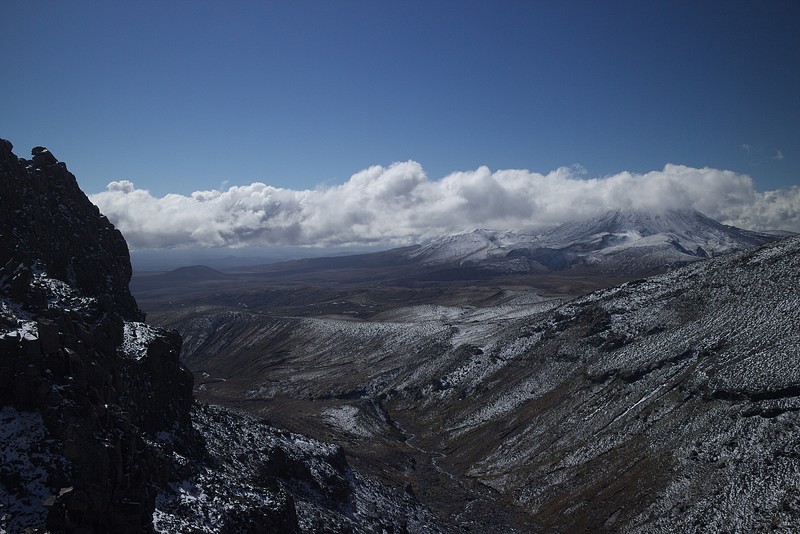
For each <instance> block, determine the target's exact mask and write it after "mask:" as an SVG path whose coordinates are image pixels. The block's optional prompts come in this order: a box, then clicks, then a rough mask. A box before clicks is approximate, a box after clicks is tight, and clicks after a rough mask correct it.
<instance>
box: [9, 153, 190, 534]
mask: <svg viewBox="0 0 800 534" xmlns="http://www.w3.org/2000/svg"><path fill="white" fill-rule="evenodd" d="M11 149H12V146H11V143H9V142H8V141H6V140H0V205H2V208H3V209H2V210H0V266H2V267H0V298H2V299H3V301H4V302H5V303H7V306H5V307H4V310H5V312H4V313H3V314H0V315H2V321H0V408H2V407H4V406H8V407H12V408H14V409H17V410H22V411H27V412H39V413H40V414H41V417H42V420H43V421H44V425H45V427H46V430H47V433H48V435H47V437H46V438H47V439H46V442H48V443H50V445H47V444H41V445H39V446H40V447H50V448H51V449H54V450H56V452H57V453H58V454H60V455H63V458H64V459H65V460H66V461H67V463H68V466H69V467H68V469H67V472H64V471H63V470H56V469H52V470H51V472H50V473H49V476H48V479H47V484H48V485H49V487H50V489H51V491H52V496H51V498H49V499H47V501H46V503H45V504H46V506H47V507H48V508H49V511H48V513H47V521H46V526H47V528H48V529H49V530H50V531H52V532H119V533H127V532H130V533H134V532H137V533H138V532H150V531H152V513H153V510H154V508H155V496H156V491H157V488H158V487H159V486H164V485H165V484H166V483H167V482H168V480H169V475H170V465H171V449H173V448H177V449H179V450H182V451H184V452H186V451H188V450H191V449H192V448H193V447H197V446H198V444H197V443H195V442H194V440H193V432H192V430H191V421H190V416H189V410H190V406H191V402H192V394H191V390H192V377H191V374H190V373H189V372H188V371H187V370H186V369H185V368H184V367H183V366H182V365H181V363H180V361H179V355H180V350H181V343H182V341H181V338H180V336H179V335H177V334H176V333H173V332H167V331H164V330H158V329H154V332H155V333H154V335H153V337H152V340H150V341H149V345H148V347H147V348H146V351H145V353H144V354H143V355H141V357H131V356H132V355H131V354H130V351H129V350H127V349H125V348H124V347H123V346H122V343H123V341H124V325H125V322H126V321H141V320H143V318H144V315H143V314H142V313H141V311H140V310H139V308H138V306H137V304H136V302H135V300H134V299H133V297H132V296H131V294H130V292H129V290H128V282H129V280H130V276H131V266H130V258H129V254H128V248H127V245H126V244H125V240H124V239H123V237H122V235H121V234H120V232H119V231H118V230H116V229H115V228H114V226H113V225H112V224H111V223H110V222H109V221H108V220H107V219H106V218H105V217H104V216H102V215H101V214H100V212H99V211H98V210H97V208H96V207H95V206H94V205H93V204H92V203H91V202H90V201H89V199H88V198H87V197H86V195H84V194H83V192H82V191H81V190H80V189H79V188H78V184H77V182H76V180H75V177H74V176H73V175H72V174H71V173H70V172H69V171H68V170H67V168H66V166H65V165H64V164H62V163H59V162H58V160H57V159H56V158H55V156H53V154H52V153H50V152H49V151H48V150H47V149H45V148H42V147H37V148H34V149H33V151H32V154H33V158H32V160H30V161H28V160H24V159H19V158H17V157H16V156H14V154H12V153H11ZM67 293H68V294H69V295H68V297H65V294H67ZM66 298H69V299H71V300H70V305H69V306H67V305H65V302H64V299H66ZM13 308H16V309H19V310H21V311H20V312H19V313H18V314H16V315H15V314H14V313H12V312H11V311H9V310H12V309H13ZM34 326H35V328H34ZM22 327H25V328H28V330H27V331H25V330H24V328H22ZM160 433H164V434H166V433H168V434H169V435H170V436H172V440H171V442H170V443H169V444H165V443H163V439H161V440H160V439H159V435H160ZM161 437H163V435H162V436H161ZM15 476H16V477H17V478H19V477H20V476H21V475H20V474H19V473H16V472H14V471H13V470H9V471H8V472H6V471H4V472H3V485H4V486H5V487H6V488H12V489H13V487H14V486H15V484H14V480H15ZM17 485H19V484H17ZM23 490H24V488H23ZM23 490H21V491H23ZM0 526H2V525H0Z"/></svg>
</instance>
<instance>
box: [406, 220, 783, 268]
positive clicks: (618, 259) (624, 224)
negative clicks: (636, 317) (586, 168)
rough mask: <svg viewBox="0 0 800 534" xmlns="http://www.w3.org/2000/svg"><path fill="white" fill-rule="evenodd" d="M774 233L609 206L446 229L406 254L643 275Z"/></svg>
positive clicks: (441, 261)
mask: <svg viewBox="0 0 800 534" xmlns="http://www.w3.org/2000/svg"><path fill="white" fill-rule="evenodd" d="M775 239H777V237H776V236H775V235H772V234H766V233H759V232H751V231H747V230H742V229H740V228H735V227H733V226H726V225H723V224H720V223H718V222H717V221H714V220H713V219H710V218H708V217H706V216H705V215H703V214H702V213H700V212H698V211H694V210H668V211H665V212H663V213H647V212H642V211H627V212H626V211H622V210H614V211H609V212H607V213H605V214H603V215H601V216H599V217H595V218H590V219H585V220H578V221H574V222H569V223H566V224H563V225H561V226H558V227H556V228H554V229H552V230H549V231H547V232H543V233H538V234H532V233H522V232H508V231H506V232H495V231H491V230H475V231H473V232H469V233H464V234H457V235H452V236H447V237H443V238H440V239H437V240H435V241H433V242H431V243H430V244H428V245H425V246H423V247H420V248H419V249H416V250H413V251H411V252H409V253H407V254H406V256H407V257H409V258H412V259H414V260H416V261H417V262H419V263H421V264H423V265H428V266H430V265H440V266H442V265H450V266H459V267H464V266H473V267H477V268H479V269H482V270H485V271H489V272H497V273H507V272H518V273H523V272H533V273H537V272H550V271H566V270H579V271H582V272H598V273H600V272H602V273H610V272H614V273H618V274H650V273H655V272H661V271H664V270H666V269H669V268H672V267H676V266H679V265H685V264H687V263H691V262H693V261H697V260H700V259H704V258H708V257H714V256H720V255H722V254H728V253H730V252H734V251H736V250H742V249H745V248H749V247H752V246H757V245H762V244H765V243H768V242H770V241H773V240H775Z"/></svg>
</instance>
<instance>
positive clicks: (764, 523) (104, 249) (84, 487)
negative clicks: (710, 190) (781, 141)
mask: <svg viewBox="0 0 800 534" xmlns="http://www.w3.org/2000/svg"><path fill="white" fill-rule="evenodd" d="M0 205H2V206H3V210H0V532H3V533H5V532H8V533H17V532H26V531H28V532H37V531H38V532H52V533H60V532H74V533H88V532H114V533H117V532H122V533H125V532H130V533H134V532H164V533H166V532H395V533H396V532H465V531H471V532H575V531H623V532H667V531H670V532H671V531H676V530H677V531H684V532H708V531H712V532H722V531H730V532H759V531H768V530H769V531H779V532H793V531H796V530H797V528H798V526H800V445H798V444H800V439H799V438H800V366H799V365H798V363H799V360H800V350H798V347H799V346H800V326H798V325H800V289H799V288H800V238H798V237H789V238H785V239H782V240H779V241H775V242H772V243H768V244H763V242H766V241H769V240H771V239H772V238H773V237H774V236H763V235H761V236H760V235H752V234H748V233H737V231H736V230H735V229H731V228H729V227H722V226H721V225H720V227H717V226H715V224H716V223H713V221H711V222H709V221H707V220H705V219H704V218H703V217H702V216H701V215H699V214H686V213H676V214H672V215H670V216H668V217H667V216H661V218H660V219H659V218H657V217H650V218H647V217H644V216H643V215H642V214H637V215H635V216H628V215H625V214H619V213H618V214H611V215H609V218H607V219H603V220H601V221H595V222H594V223H591V222H584V223H580V224H577V223H576V224H577V225H576V226H575V227H570V226H565V227H562V228H561V229H560V230H558V231H559V232H561V237H559V238H558V239H559V240H560V241H559V240H555V241H552V242H550V244H549V245H548V246H540V245H542V243H545V241H539V242H537V243H538V244H537V245H536V246H535V247H533V248H529V249H525V250H527V252H525V250H523V251H521V252H520V247H519V243H518V242H513V239H515V238H513V236H511V234H508V235H505V237H503V236H500V237H496V239H495V245H494V246H496V250H499V252H497V254H495V253H488V252H489V248H487V249H486V250H485V251H484V252H487V253H486V254H485V255H484V257H483V259H481V260H480V261H479V262H478V263H470V262H472V261H473V260H468V261H467V260H465V258H461V259H456V260H453V259H454V258H456V257H455V256H453V255H450V256H446V255H444V254H440V255H439V256H437V257H438V258H439V259H441V258H444V257H449V258H450V259H449V260H447V262H445V264H444V265H443V264H439V263H436V261H432V260H431V258H428V259H427V260H423V259H422V257H421V256H419V257H417V258H414V257H412V255H413V254H417V255H420V254H422V251H423V250H424V248H422V247H416V248H412V249H401V250H397V251H387V252H385V253H378V254H377V255H375V254H364V255H359V256H353V257H349V258H337V259H333V260H330V259H328V260H322V259H316V260H308V261H300V262H292V263H287V264H282V265H276V266H271V267H266V268H258V269H249V270H247V271H236V272H224V273H222V272H218V271H214V270H211V269H207V268H202V267H194V268H187V269H182V270H179V271H175V272H171V273H164V274H163V275H151V276H149V277H142V278H140V279H139V280H138V283H136V284H134V285H133V286H132V287H133V290H134V294H135V295H136V297H137V300H138V302H137V300H134V298H133V296H132V295H131V292H130V291H129V285H128V283H129V280H130V279H131V269H130V262H129V254H128V250H127V246H126V244H125V241H124V239H123V238H122V236H121V235H120V234H119V232H118V231H116V230H115V229H114V227H113V226H112V225H111V224H110V223H109V221H108V220H107V219H106V218H105V217H103V216H102V215H101V214H100V213H99V212H98V211H97V209H96V208H95V207H94V206H93V205H92V204H91V203H90V202H89V201H88V199H87V198H86V197H85V196H84V195H83V193H82V192H81V191H80V190H79V188H78V186H77V183H76V181H75V177H74V176H73V175H72V174H70V173H69V172H68V170H67V168H66V166H65V165H64V164H63V163H60V162H58V161H57V160H56V158H55V157H54V156H53V155H52V154H51V153H50V152H49V151H47V150H46V149H43V148H40V147H39V148H35V149H34V150H33V152H32V159H30V160H26V159H21V158H17V157H16V156H15V155H14V154H13V153H12V147H11V144H10V143H8V142H7V141H0ZM659 225H661V226H659ZM554 235H555V234H550V236H551V238H552V239H555V237H553V236H554ZM669 235H671V236H672V237H668V238H665V237H664V236H669ZM476 236H477V237H478V238H480V239H477V241H476V239H475V238H476ZM565 236H566V237H565ZM569 236H573V237H574V239H573V238H570V239H572V241H570V243H571V244H569V243H567V244H565V243H566V241H564V240H565V239H567V237H569ZM609 236H611V237H609ZM653 236H656V237H653ZM484 237H485V238H486V239H489V241H491V234H486V235H483V234H481V235H477V234H476V235H474V236H471V237H470V238H469V239H468V241H469V242H473V241H476V242H479V243H480V242H481V240H482V239H483V238H484ZM750 238H752V239H753V240H754V241H753V242H751V243H749V245H759V243H761V245H760V246H752V247H750V248H746V247H747V246H748V243H747V239H750ZM537 239H538V238H537ZM540 239H544V238H540ZM548 239H549V238H548ZM503 240H505V241H503ZM692 240H694V241H692ZM715 240H716V241H715ZM760 240H763V242H762V241H760ZM498 243H499V244H498ZM691 243H695V244H696V245H697V246H695V245H694V244H691ZM714 243H716V245H714ZM676 244H677V245H679V246H680V248H676ZM481 246H483V245H481ZM487 247H488V245H487ZM522 248H523V249H524V247H522ZM542 248H549V249H551V250H549V251H548V252H547V254H549V256H547V257H548V258H551V259H553V258H555V259H558V258H556V257H555V256H553V255H552V254H554V253H553V250H556V249H558V250H560V251H561V252H560V253H562V254H564V256H563V258H567V259H569V262H568V263H566V264H562V263H561V262H560V260H559V261H555V260H554V263H553V265H551V266H549V267H548V266H547V264H546V263H547V262H546V261H545V262H544V263H543V262H542V261H539V260H538V259H536V258H535V256H536V254H539V253H540V252H541V251H540V250H539V249H542ZM681 248H682V249H683V251H681V250H680V249H681ZM740 248H745V250H741V251H739V252H732V251H733V250H734V249H740ZM700 249H702V253H701V251H700ZM429 250H431V249H429ZM459 250H462V248H459ZM491 250H495V249H491ZM515 250H516V251H517V252H514V251H515ZM672 250H678V251H679V252H680V254H682V255H683V257H678V259H677V260H676V261H672V259H670V258H674V257H675V256H672V254H673V252H671V251H672ZM620 251H622V252H620ZM637 251H638V252H641V253H642V254H643V255H642V256H637V254H636V252H637ZM724 252H728V254H726V255H722V254H723V253H724ZM567 253H568V254H567ZM662 253H663V255H661V256H659V255H660V254H662ZM481 254H483V253H481ZM620 254H622V255H620ZM601 256H608V257H609V258H612V259H613V261H611V262H610V263H603V262H604V261H605V260H604V259H603V258H601ZM703 256H706V257H703ZM714 256H717V257H714ZM593 257H595V258H600V259H599V260H598V262H594V260H587V258H593ZM642 257H646V258H647V260H646V261H645V262H642V261H641V258H642ZM659 257H661V259H662V260H665V259H666V260H668V261H667V263H666V264H660V266H659V265H658V264H657V262H656V263H652V262H654V261H656V260H657V259H658V258H659ZM689 257H691V258H689ZM707 257H710V258H707ZM498 258H501V260H502V261H501V260H498ZM563 258H562V259H563ZM570 258H571V259H570ZM621 258H622V259H623V260H624V261H623V260H621ZM687 258H689V259H687ZM473 259H475V257H473ZM451 260H453V261H451ZM573 260H574V261H573ZM618 260H620V261H623V263H624V264H625V265H635V266H636V269H634V270H631V271H625V272H626V274H625V275H624V276H621V277H619V278H615V277H613V276H611V275H608V274H602V273H603V271H604V269H606V268H611V267H609V266H610V265H617V266H619V265H622V264H623V263H616V264H615V263H614V262H617V261H618ZM629 260H636V261H635V262H633V263H630V261H629ZM437 261H438V260H437ZM484 261H488V262H489V263H481V262H484ZM497 261H500V264H502V265H500V264H497V265H500V266H499V267H498V266H497V265H495V264H493V263H492V262H495V263H496V262H497ZM520 261H521V262H524V263H525V264H526V265H528V266H529V267H530V266H533V267H535V264H534V263H532V262H534V261H535V262H536V264H538V265H541V266H544V267H545V269H544V270H543V271H542V272H541V273H536V272H532V271H530V270H529V271H525V272H522V273H520V272H512V273H509V272H508V271H509V270H508V269H507V266H508V265H513V264H516V263H519V262H520ZM548 261H549V260H548ZM424 262H429V263H428V267H425V268H424V269H421V268H420V266H421V265H423V263H424ZM508 262H510V263H508ZM684 263H688V265H685V266H684V267H682V268H675V267H676V266H677V265H679V264H684ZM592 264H598V265H600V266H601V268H600V269H599V270H597V271H595V272H594V273H593V274H592V273H590V272H589V271H587V270H585V267H587V266H590V265H592ZM493 265H494V266H493ZM642 266H646V267H647V269H651V268H654V269H655V270H666V271H667V272H664V273H663V274H659V275H657V276H654V277H650V278H642V277H638V275H639V274H640V272H641V269H642V268H643V267H642ZM536 268H537V269H538V267H536ZM562 268H563V269H562ZM634 271H635V273H636V276H637V277H634ZM598 273H600V275H598ZM140 306H141V309H140ZM142 309H143V310H145V311H147V313H148V319H149V321H150V323H149V324H148V323H146V322H145V316H144V314H143V313H142ZM169 328H175V329H177V331H178V332H179V333H180V334H181V335H178V333H176V332H174V331H172V330H169ZM184 365H185V366H186V367H188V368H189V369H191V370H192V371H193V372H194V379H193V377H192V374H190V373H189V372H188V371H187V369H186V367H184ZM193 394H194V396H195V397H196V398H197V399H199V401H198V400H196V399H194V398H193Z"/></svg>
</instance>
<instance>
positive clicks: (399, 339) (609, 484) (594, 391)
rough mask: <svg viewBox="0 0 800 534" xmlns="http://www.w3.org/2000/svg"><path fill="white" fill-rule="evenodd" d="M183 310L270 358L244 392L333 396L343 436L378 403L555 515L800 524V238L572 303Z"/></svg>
mask: <svg viewBox="0 0 800 534" xmlns="http://www.w3.org/2000/svg"><path fill="white" fill-rule="evenodd" d="M688 230H691V228H689V229H688ZM688 230H687V231H688ZM237 313H239V312H237ZM203 321H205V322H203ZM212 324H213V328H210V327H209V325H212ZM176 326H178V327H179V329H181V330H183V331H185V332H186V333H187V339H188V340H190V343H194V341H192V340H201V339H202V343H198V344H197V345H191V346H192V347H197V348H196V349H192V350H197V351H200V350H201V347H202V350H205V351H208V350H220V351H221V352H219V353H218V354H220V355H222V354H224V358H222V357H220V358H219V359H218V360H217V362H212V363H213V364H214V365H220V363H218V362H222V361H227V362H230V361H241V362H246V363H247V364H248V367H247V368H248V369H256V368H257V369H258V370H259V371H258V373H253V374H252V376H250V379H251V384H252V386H253V387H252V388H251V389H250V391H249V392H248V393H246V394H245V395H243V396H245V397H248V398H259V399H262V400H263V399H273V400H275V402H280V400H279V399H281V398H287V397H288V398H292V397H293V398H298V399H305V400H309V401H311V402H317V401H318V400H319V399H327V401H326V402H324V403H323V402H320V403H319V406H320V408H319V410H320V411H319V414H318V415H319V421H320V422H321V423H323V424H324V426H325V428H326V429H331V428H333V429H338V431H339V432H340V433H341V434H340V435H341V436H343V437H345V436H346V437H347V439H361V440H363V443H365V444H368V443H369V442H370V440H372V439H374V438H375V435H374V433H373V429H374V428H378V427H377V426H370V425H369V424H368V418H369V417H374V415H371V414H370V413H367V412H366V411H364V410H362V409H361V408H360V406H362V403H363V402H364V401H365V400H367V399H368V400H370V401H374V400H379V401H380V402H381V403H382V405H383V407H384V408H385V409H386V411H387V412H388V413H389V415H390V416H391V415H392V414H393V413H395V414H403V415H404V417H405V419H404V426H406V427H408V428H409V432H411V433H413V435H414V442H415V444H416V445H415V446H416V447H418V450H420V451H422V450H425V451H430V453H431V454H432V455H435V462H436V465H437V467H439V468H440V469H442V470H443V472H447V473H449V474H452V475H453V476H457V475H460V476H462V477H464V479H465V480H470V479H471V480H478V481H480V483H481V484H485V485H486V486H489V487H491V488H494V489H495V490H496V491H498V492H500V493H501V494H503V495H505V497H506V498H508V499H511V500H513V502H515V503H516V504H517V505H518V506H520V507H523V508H524V509H525V510H526V511H528V513H530V514H531V516H533V517H536V518H539V519H541V520H542V521H545V523H543V525H545V526H544V527H542V528H543V529H546V527H553V528H556V523H552V522H551V521H555V518H559V521H562V523H558V524H560V525H562V527H563V525H572V526H575V528H578V527H579V526H580V525H584V529H585V528H588V527H587V526H586V525H588V524H583V523H581V521H583V520H584V519H586V518H587V517H590V516H591V514H590V511H593V512H591V513H592V514H595V516H597V517H600V516H601V515H602V514H606V515H605V516H602V520H601V521H600V523H592V525H594V526H597V525H598V524H600V525H605V527H604V528H608V529H612V530H617V529H622V530H626V529H630V530H635V531H650V532H662V531H666V530H667V529H668V527H675V525H678V526H679V527H680V529H681V530H688V531H701V530H706V529H710V530H713V531H720V530H725V529H729V530H733V531H736V530H739V531H752V530H763V529H768V528H771V527H774V528H775V529H777V530H784V531H786V530H788V529H789V527H788V526H787V525H797V524H800V499H799V498H798V497H797V496H798V495H800V486H798V484H800V462H798V458H800V453H798V451H797V446H796V445H795V444H796V443H800V352H798V347H800V239H798V238H793V239H787V240H784V241H781V242H778V243H774V244H771V245H767V246H765V247H763V248H761V249H755V250H748V251H744V252H740V253H735V254H732V255H730V256H725V257H722V258H717V259H713V260H709V261H704V262H699V263H694V264H692V265H690V266H688V267H685V268H683V269H680V270H676V271H673V272H670V273H667V274H664V275H661V276H657V277H653V278H649V279H646V280H636V281H632V282H630V283H627V284H623V285H621V286H618V287H613V288H608V289H605V290H601V291H597V292H595V293H592V294H590V295H586V296H584V297H581V298H578V299H574V300H571V301H569V302H563V301H544V300H542V299H541V298H540V297H538V296H537V295H535V294H526V293H524V292H523V293H519V294H514V295H511V294H509V298H508V299H505V300H503V299H501V300H500V301H499V304H497V305H496V306H488V307H472V306H466V305H462V306H457V307H447V306H441V305H419V306H406V307H399V308H396V309H394V310H392V311H388V312H383V313H381V314H380V315H378V316H376V317H374V318H373V319H372V320H370V321H348V320H339V319H331V318H326V319H310V318H288V317H281V318H276V317H273V316H267V315H259V314H258V313H257V312H256V311H253V312H246V313H245V312H241V313H240V314H238V315H237V316H236V322H235V324H234V323H229V322H228V321H227V319H225V318H223V317H222V314H217V315H214V316H213V317H210V318H209V317H206V318H203V319H202V320H201V319H200V318H197V317H194V318H192V319H191V320H189V321H187V322H184V323H182V324H177V325H176ZM226 331H231V332H232V331H235V337H231V336H233V334H230V335H228V334H226V335H223V332H226ZM233 339H235V340H237V341H238V342H241V347H246V350H245V349H240V348H237V347H236V346H234V345H233V344H232V340H233ZM189 357H190V358H191V357H194V356H193V353H192V352H190V353H189ZM237 358H240V360H237ZM205 361H208V360H205ZM209 365H211V364H209ZM231 369H236V366H232V367H231ZM259 373H260V374H259ZM331 399H335V401H332V400H331ZM332 404H333V405H332ZM408 414H413V415H408ZM408 420H410V421H413V423H414V427H413V428H412V427H411V425H407V424H406V423H405V421H408ZM440 451H447V453H445V452H440ZM592 517H594V516H592ZM559 528H561V527H559Z"/></svg>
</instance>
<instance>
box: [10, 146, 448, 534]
mask: <svg viewBox="0 0 800 534" xmlns="http://www.w3.org/2000/svg"><path fill="white" fill-rule="evenodd" d="M32 156H33V157H32V159H31V160H25V159H21V158H17V156H15V155H14V154H13V153H12V146H11V143H9V142H8V141H5V140H0V205H1V206H2V208H3V209H2V210H0V532H2V533H6V532H7V533H14V534H15V533H21V532H52V533H61V532H69V533H91V532H96V533H104V532H109V533H112V532H113V533H140V532H276V531H277V532H321V531H322V532H375V531H377V532H380V531H381V530H385V531H390V532H403V531H406V530H411V531H430V532H438V531H446V530H447V529H446V528H443V527H440V526H438V519H437V518H436V517H435V516H433V515H432V514H431V513H430V512H428V511H427V510H426V509H425V508H424V507H422V506H421V505H420V504H419V502H418V501H417V500H416V499H415V498H414V497H413V495H411V494H410V493H408V492H405V491H403V490H402V488H401V489H399V490H395V489H393V488H389V487H387V486H385V485H383V484H382V483H381V482H379V481H377V480H375V479H374V478H370V477H369V476H366V475H363V474H361V473H359V472H358V471H356V470H354V469H353V468H351V467H350V466H349V464H348V459H347V457H346V456H345V454H344V453H343V451H342V449H341V447H339V446H336V445H332V444H328V443H323V442H320V441H317V440H314V439H311V438H308V437H305V436H302V435H298V434H292V433H290V432H288V431H285V430H280V429H277V428H274V427H272V426H270V425H268V424H266V423H265V422H263V421H260V420H257V419H253V418H252V417H248V416H246V415H240V414H237V413H234V412H231V411H229V410H223V409H220V408H215V407H209V406H204V405H201V404H199V403H197V402H195V401H194V400H193V398H192V383H193V380H192V375H191V374H190V373H189V372H188V371H187V370H186V368H185V367H184V366H183V365H182V364H181V362H180V353H181V338H180V336H179V335H178V334H176V333H175V332H173V331H168V330H164V329H161V328H156V327H153V326H151V325H148V324H146V323H145V322H144V319H145V317H144V314H143V313H142V312H141V311H140V309H139V307H138V305H137V303H136V301H135V300H134V298H133V297H132V296H131V294H130V292H129V290H128V282H129V280H130V276H131V267H130V261H129V254H128V248H127V246H126V244H125V241H124V239H123V237H122V235H121V234H120V233H119V232H118V231H117V230H116V229H115V228H114V227H113V226H112V225H111V224H110V223H109V221H108V220H107V219H106V218H105V217H104V216H102V215H101V214H100V213H99V211H98V210H97V208H96V207H95V206H94V205H92V204H91V203H90V202H89V200H88V199H87V198H86V196H85V195H84V194H83V193H82V192H81V191H80V189H79V188H78V185H77V182H76V180H75V177H74V176H73V175H72V174H71V173H69V171H68V170H67V168H66V166H65V165H64V164H63V163H61V162H58V161H57V159H56V158H55V157H54V156H53V155H52V154H51V153H50V152H49V151H48V150H47V149H44V148H41V147H37V148H34V149H33V151H32Z"/></svg>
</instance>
